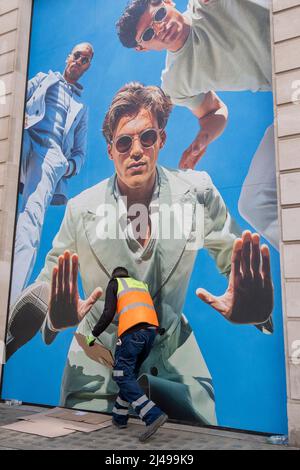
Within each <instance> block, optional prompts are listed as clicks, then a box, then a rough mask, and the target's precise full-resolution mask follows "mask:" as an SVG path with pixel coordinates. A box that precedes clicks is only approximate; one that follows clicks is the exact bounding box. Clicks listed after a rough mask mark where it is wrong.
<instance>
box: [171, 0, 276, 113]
mask: <svg viewBox="0 0 300 470" xmlns="http://www.w3.org/2000/svg"><path fill="white" fill-rule="evenodd" d="M268 4H269V0H210V1H209V2H208V3H207V4H204V3H203V2H202V1H201V0H190V1H189V4H188V9H187V11H186V12H185V15H186V16H187V17H188V18H189V20H190V22H191V31H190V34H189V37H188V39H187V41H186V43H185V44H184V46H183V47H182V48H181V49H180V50H179V51H177V52H175V53H172V52H168V53H167V60H166V68H165V70H164V71H163V73H162V88H163V89H164V91H165V92H166V93H167V94H168V95H170V96H171V98H172V101H173V103H174V104H177V105H181V106H186V107H189V108H191V109H195V108H197V107H198V106H199V105H200V104H201V102H202V100H203V98H204V96H205V93H207V92H209V91H210V90H213V91H242V90H252V91H259V90H271V84H272V63H271V41H270V19H269V13H270V12H269V9H268V8H267V6H268Z"/></svg>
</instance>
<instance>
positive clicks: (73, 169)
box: [11, 43, 94, 303]
mask: <svg viewBox="0 0 300 470" xmlns="http://www.w3.org/2000/svg"><path fill="white" fill-rule="evenodd" d="M93 55H94V50H93V47H92V46H91V45H90V44H88V43H82V44H78V45H77V46H75V47H74V49H73V50H72V52H71V53H70V54H69V56H68V57H67V60H66V68H65V70H64V73H63V74H61V73H60V72H52V71H51V70H50V71H49V72H48V73H47V74H45V73H38V74H37V75H36V76H35V77H34V78H32V79H31V80H30V81H29V83H28V89H27V97H26V112H25V130H24V138H23V152H22V160H21V176H20V192H21V193H22V199H21V202H20V206H19V216H18V223H17V231H16V242H15V252H14V269H13V280H12V292H11V303H14V302H15V301H16V300H17V299H18V298H19V296H20V294H21V293H22V291H23V289H24V288H25V287H26V285H27V284H28V281H29V279H30V276H31V273H32V270H33V267H34V263H35V259H36V255H37V251H38V248H39V244H40V238H41V231H42V227H43V223H44V218H45V213H46V211H47V208H48V206H49V204H53V205H64V204H66V203H67V200H68V197H67V185H68V180H69V179H70V178H72V177H73V176H75V175H77V174H78V173H79V172H80V170H81V168H82V166H83V164H84V160H85V156H86V143H87V126H88V122H87V120H88V112H87V107H86V106H85V105H84V104H83V103H82V101H81V98H80V97H81V92H82V89H83V87H82V86H81V85H80V84H79V83H78V81H79V79H80V77H82V76H83V74H85V73H86V72H87V70H88V69H89V68H90V65H91V61H92V58H93Z"/></svg>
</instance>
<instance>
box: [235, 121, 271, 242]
mask: <svg viewBox="0 0 300 470" xmlns="http://www.w3.org/2000/svg"><path fill="white" fill-rule="evenodd" d="M239 211H240V214H241V215H242V217H243V218H244V219H245V220H246V221H247V222H248V223H249V224H250V225H252V227H254V228H255V230H257V232H258V233H259V234H260V235H262V236H263V237H264V238H265V239H266V240H268V242H270V243H271V245H273V246H274V247H275V248H276V249H277V250H278V249H279V223H278V210H277V185H276V163H275V141H274V126H273V125H272V126H270V127H269V128H268V129H267V130H266V133H265V135H264V137H263V140H262V141H261V143H260V145H259V147H258V149H257V152H256V154H255V155H254V157H253V160H252V162H251V165H250V168H249V172H248V175H247V176H246V179H245V181H244V184H243V187H242V191H241V195H240V199H239Z"/></svg>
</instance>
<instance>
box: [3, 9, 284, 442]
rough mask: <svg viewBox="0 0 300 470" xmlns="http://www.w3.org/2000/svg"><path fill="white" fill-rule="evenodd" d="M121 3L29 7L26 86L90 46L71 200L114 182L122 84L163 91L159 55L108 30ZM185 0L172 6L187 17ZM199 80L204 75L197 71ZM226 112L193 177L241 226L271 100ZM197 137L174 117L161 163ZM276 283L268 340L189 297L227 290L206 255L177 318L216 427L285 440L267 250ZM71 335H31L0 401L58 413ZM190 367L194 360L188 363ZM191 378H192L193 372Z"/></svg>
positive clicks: (278, 332)
mask: <svg viewBox="0 0 300 470" xmlns="http://www.w3.org/2000/svg"><path fill="white" fill-rule="evenodd" d="M126 3H127V2H126V0H113V1H110V2H108V1H107V0H85V1H84V2H82V0H64V1H63V2H62V1H61V0H35V2H34V16H33V28H32V42H31V54H30V68H29V77H30V78H31V77H33V76H34V75H35V74H37V73H38V72H40V71H43V72H47V71H48V70H49V69H52V70H54V71H56V70H59V71H61V72H62V71H63V70H64V65H65V59H66V56H67V54H68V53H69V52H70V51H71V50H72V48H73V46H74V45H75V44H77V43H79V42H83V41H88V42H91V43H92V44H93V45H94V48H95V57H94V61H93V64H92V67H91V69H90V70H89V72H88V73H87V74H86V75H85V76H84V77H83V80H82V84H83V85H84V88H85V89H84V94H83V99H84V101H85V102H86V103H87V104H88V106H89V108H90V120H89V131H88V155H87V161H86V164H85V167H84V168H83V170H82V172H81V174H80V175H79V176H77V177H75V178H73V179H72V182H71V188H70V196H75V195H76V194H78V193H80V192H81V191H82V190H84V189H86V188H88V187H90V186H92V185H94V184H96V183H98V182H99V181H100V180H102V179H105V178H107V177H109V176H111V175H112V173H113V171H114V167H113V164H112V162H111V161H110V160H109V159H108V157H107V152H106V145H105V141H104V138H103V137H102V134H101V127H102V122H103V119H104V115H105V113H106V111H107V109H108V106H109V104H110V102H111V100H112V97H113V96H114V94H115V92H116V91H117V90H118V89H119V88H120V87H121V86H123V85H124V84H125V83H126V82H130V81H141V82H143V83H145V84H156V85H160V74H161V70H162V69H163V68H164V59H165V54H164V53H155V52H147V53H141V54H138V53H136V52H135V51H134V50H128V49H125V48H123V47H122V45H121V44H120V43H119V40H118V38H117V35H116V33H115V27H114V25H115V23H116V21H117V19H118V17H119V15H120V14H121V12H122V10H123V8H124V7H125V5H126ZM186 3H187V0H178V1H177V7H178V9H179V10H181V11H184V10H185V7H186ZM199 73H201V71H199ZM220 96H221V98H222V99H223V100H224V102H225V103H226V104H227V106H228V108H229V113H230V119H229V124H228V127H227V129H226V131H225V132H224V134H223V135H222V136H221V137H220V138H219V139H218V140H217V141H216V142H214V143H213V144H211V145H210V147H209V149H208V151H207V153H206V155H205V157H204V158H203V159H202V160H201V162H200V163H199V164H198V166H197V169H198V170H205V171H207V172H208V173H209V174H210V176H211V177H212V179H213V181H214V184H215V185H216V186H217V188H218V189H219V190H220V192H221V194H222V196H223V198H224V199H225V201H226V204H227V206H228V209H229V211H230V212H231V214H232V215H233V217H234V218H235V219H236V221H237V222H238V223H239V225H240V226H241V227H242V229H247V228H251V227H249V225H247V223H246V222H245V221H244V220H243V219H242V218H241V216H240V215H239V212H238V208H237V202H238V198H239V194H240V190H241V185H242V183H243V181H244V179H245V176H246V175H247V172H248V168H249V165H250V162H251V159H252V157H253V155H254V153H255V151H256V149H257V147H258V145H259V142H260V140H261V139H262V137H263V135H264V132H265V130H266V128H267V127H268V126H269V125H270V124H271V123H272V120H273V112H272V110H273V104H272V94H271V93H251V92H239V93H220ZM197 130H198V124H197V122H196V119H195V118H194V117H193V116H192V115H191V113H190V112H189V111H188V110H186V109H183V108H178V107H177V108H175V109H174V112H173V114H172V116H171V118H170V122H169V124H168V127H167V133H168V141H167V144H166V146H165V148H164V149H163V151H162V152H161V154H160V163H161V164H162V165H165V166H169V167H177V166H178V162H179V160H180V157H181V154H182V152H183V151H184V150H185V149H186V148H187V147H188V145H189V144H190V143H191V142H192V140H193V139H194V137H195V135H196V133H197ZM64 210H65V208H64V207H50V209H49V210H48V213H47V216H46V220H45V224H44V230H43V235H42V243H41V248H40V251H39V256H38V259H37V262H36V266H35V269H34V273H33V276H32V281H33V280H34V279H35V278H36V276H37V275H38V273H39V272H40V270H41V268H42V267H43V264H44V260H45V256H46V254H47V252H48V251H49V249H50V248H51V244H52V240H53V238H54V235H55V234H56V233H57V231H58V229H59V226H60V224H61V221H62V218H63V214H64ZM271 256H272V274H273V279H274V284H275V310H274V323H275V333H274V335H273V336H266V335H263V334H261V333H260V332H259V331H258V330H257V329H256V328H255V327H251V326H233V325H232V324H230V323H229V322H227V321H225V320H224V319H223V318H222V317H221V316H220V315H218V314H217V313H216V312H215V311H214V310H212V309H211V308H210V307H208V306H206V305H204V304H203V303H201V301H200V300H199V299H198V298H197V297H196V295H195V290H196V289H197V287H200V286H201V287H204V288H206V289H207V290H209V291H211V292H213V293H216V294H222V293H223V292H224V290H225V289H226V286H227V281H226V279H225V278H223V277H222V276H221V275H220V274H219V273H218V272H217V270H216V268H215V265H214V262H213V261H212V260H211V259H210V258H209V256H208V255H207V253H206V252H204V251H201V252H200V253H199V255H198V258H197V262H196V266H195V270H194V273H193V276H192V279H191V282H190V287H189V291H188V294H187V299H186V305H185V309H184V313H185V315H186V316H187V318H188V319H189V321H190V322H191V325H192V327H193V329H194V332H195V334H196V337H197V340H198V342H199V345H200V348H201V351H202V353H203V355H204V357H205V360H206V361H207V364H208V367H209V369H210V372H211V374H212V377H213V381H214V387H215V392H216V406H217V416H218V422H219V425H220V426H228V427H231V428H240V429H248V430H256V431H262V432H271V433H285V432H286V430H287V417H286V388H285V368H284V349H283V325H282V312H281V293H280V290H281V289H280V265H279V256H278V253H277V252H276V251H275V250H273V249H272V248H271ZM73 333H74V330H70V331H67V332H63V333H61V334H59V335H58V337H57V339H56V340H55V342H54V343H53V344H52V345H51V346H45V345H44V344H43V342H42V339H41V336H40V335H39V334H38V335H37V336H36V337H35V338H34V339H33V340H32V341H31V342H30V343H28V344H27V345H26V346H24V347H23V348H22V349H21V350H19V351H18V352H17V353H16V354H15V355H14V356H13V357H12V358H11V359H10V361H9V362H8V364H7V365H6V367H5V375H4V382H3V389H2V396H3V398H5V399H12V398H15V399H19V400H22V401H24V402H30V403H39V404H48V405H57V404H58V402H59V394H60V383H61V378H62V374H63V369H64V365H65V362H66V357H67V352H68V348H69V345H70V342H71V339H72V335H73ZM195 360H196V358H195ZM191 372H192V371H191Z"/></svg>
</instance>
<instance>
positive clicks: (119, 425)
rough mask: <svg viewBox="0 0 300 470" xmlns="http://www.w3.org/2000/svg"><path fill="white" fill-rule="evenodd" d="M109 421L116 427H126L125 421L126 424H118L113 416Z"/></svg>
mask: <svg viewBox="0 0 300 470" xmlns="http://www.w3.org/2000/svg"><path fill="white" fill-rule="evenodd" d="M111 422H112V424H113V425H114V426H116V428H118V429H126V428H127V423H126V424H120V423H118V422H117V421H115V420H114V418H113V419H112V420H111Z"/></svg>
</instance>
